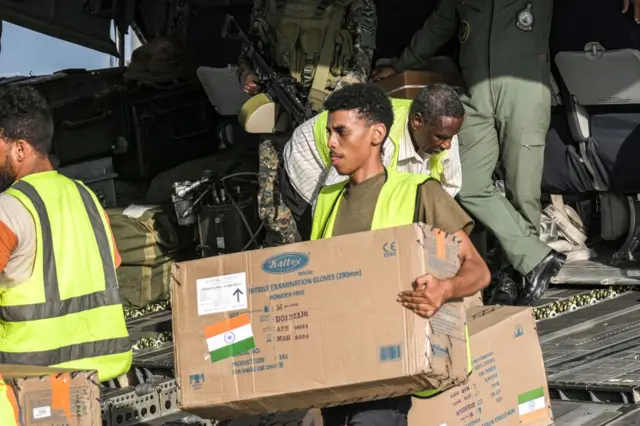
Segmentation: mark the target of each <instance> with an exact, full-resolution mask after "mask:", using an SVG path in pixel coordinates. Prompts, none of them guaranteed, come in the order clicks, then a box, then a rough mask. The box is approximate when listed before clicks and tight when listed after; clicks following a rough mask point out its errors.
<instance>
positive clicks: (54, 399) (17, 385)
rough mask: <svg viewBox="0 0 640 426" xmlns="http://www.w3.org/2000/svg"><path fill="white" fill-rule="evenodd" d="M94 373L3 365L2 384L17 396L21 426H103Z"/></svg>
mask: <svg viewBox="0 0 640 426" xmlns="http://www.w3.org/2000/svg"><path fill="white" fill-rule="evenodd" d="M95 377H96V373H95V372H90V371H81V372H74V371H72V370H66V369H55V368H46V367H33V366H25V365H7V364H0V382H3V383H4V385H5V386H7V390H9V391H11V394H12V395H13V396H15V409H16V413H18V416H19V418H20V420H21V423H19V424H21V425H24V426H31V425H42V424H65V425H69V426H93V425H96V424H101V423H102V420H101V418H102V415H101V408H100V388H99V384H98V382H97V380H96V379H95Z"/></svg>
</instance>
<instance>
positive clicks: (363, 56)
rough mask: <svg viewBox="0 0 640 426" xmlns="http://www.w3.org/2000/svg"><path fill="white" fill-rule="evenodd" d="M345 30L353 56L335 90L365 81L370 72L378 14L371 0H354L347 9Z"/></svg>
mask: <svg viewBox="0 0 640 426" xmlns="http://www.w3.org/2000/svg"><path fill="white" fill-rule="evenodd" d="M346 26H347V30H348V31H349V33H350V34H351V38H352V40H353V56H352V58H351V61H350V67H349V68H348V69H347V70H346V74H345V76H344V77H343V78H342V79H341V80H340V81H339V82H338V84H337V85H336V90H337V89H341V88H343V87H344V86H345V85H347V84H354V83H366V82H367V80H368V79H369V74H370V73H371V61H372V58H373V51H374V49H375V48H376V31H377V29H378V16H377V12H376V5H375V3H374V1H373V0H356V1H355V2H354V3H353V4H351V6H350V7H349V9H348V10H347V16H346Z"/></svg>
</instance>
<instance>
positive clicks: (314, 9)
mask: <svg viewBox="0 0 640 426" xmlns="http://www.w3.org/2000/svg"><path fill="white" fill-rule="evenodd" d="M376 27H377V17H376V9H375V4H374V2H373V0H340V1H334V0H255V2H254V6H253V11H252V14H251V24H250V27H249V30H248V33H249V36H250V37H252V38H253V39H254V40H256V42H257V43H258V45H259V46H260V47H262V50H263V52H264V53H265V55H266V57H267V58H268V60H270V61H271V62H272V64H271V65H272V66H273V67H274V69H276V70H278V71H282V72H283V74H288V75H290V76H292V77H293V78H294V79H295V80H296V81H297V82H299V83H301V84H302V87H303V88H304V89H305V90H307V91H308V95H309V103H310V105H311V108H312V110H313V111H314V113H317V112H320V111H321V109H322V104H323V102H324V98H325V97H326V96H327V95H328V94H329V93H331V91H333V90H338V89H340V88H341V87H344V86H345V85H347V84H352V83H361V82H366V81H367V79H368V77H369V73H370V71H371V61H372V57H373V50H374V49H375V37H376ZM238 75H239V79H240V83H241V85H242V88H243V90H244V91H245V92H246V93H247V94H250V95H257V94H258V93H260V92H261V87H260V82H259V81H258V78H257V76H256V74H255V72H254V70H253V68H252V64H251V62H250V60H249V59H248V58H247V57H246V56H245V55H244V52H243V53H242V54H241V55H240V59H239V66H238ZM292 130H293V129H288V131H286V132H283V133H279V134H276V133H274V134H271V135H268V137H264V138H263V141H262V142H261V144H260V150H259V157H260V166H259V180H260V191H259V194H258V205H259V214H260V217H261V219H262V220H264V222H265V226H266V228H267V240H266V242H265V245H266V246H273V245H281V244H290V243H294V242H296V241H300V240H301V236H300V233H299V232H298V229H297V227H296V222H295V220H294V218H293V216H292V214H291V210H290V209H289V207H287V205H286V204H285V203H284V201H283V197H282V196H281V194H280V185H279V177H278V175H279V173H280V176H282V175H283V170H280V171H279V170H278V168H279V164H281V160H282V158H281V152H282V149H283V148H284V145H285V143H286V141H287V140H288V139H289V136H290V132H291V131H292Z"/></svg>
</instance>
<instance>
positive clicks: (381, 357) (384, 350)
mask: <svg viewBox="0 0 640 426" xmlns="http://www.w3.org/2000/svg"><path fill="white" fill-rule="evenodd" d="M399 359H400V345H390V346H380V347H379V348H378V362H389V361H398V360H399Z"/></svg>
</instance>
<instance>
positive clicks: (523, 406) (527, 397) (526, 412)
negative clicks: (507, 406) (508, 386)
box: [518, 388, 547, 423]
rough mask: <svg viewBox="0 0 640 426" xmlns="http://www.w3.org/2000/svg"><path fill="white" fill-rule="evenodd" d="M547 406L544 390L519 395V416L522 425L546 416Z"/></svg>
mask: <svg viewBox="0 0 640 426" xmlns="http://www.w3.org/2000/svg"><path fill="white" fill-rule="evenodd" d="M546 407H547V404H546V403H545V400H544V389H543V388H538V389H533V390H530V391H529V392H525V393H523V394H520V395H518V414H520V423H526V422H529V421H532V420H536V419H539V418H541V417H543V416H544V409H545V408H546Z"/></svg>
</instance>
